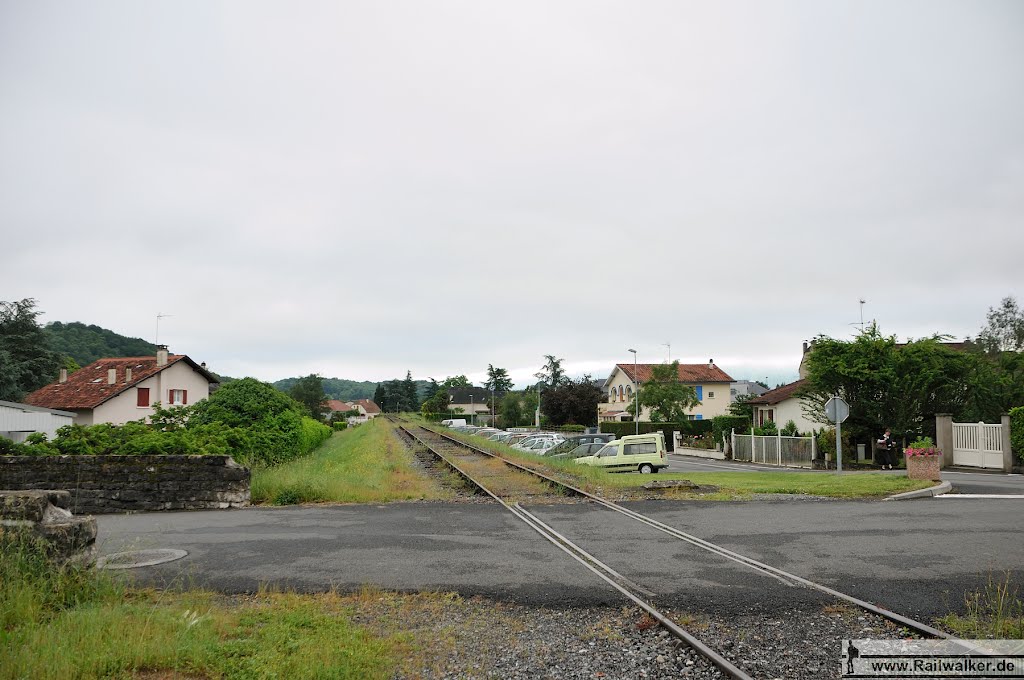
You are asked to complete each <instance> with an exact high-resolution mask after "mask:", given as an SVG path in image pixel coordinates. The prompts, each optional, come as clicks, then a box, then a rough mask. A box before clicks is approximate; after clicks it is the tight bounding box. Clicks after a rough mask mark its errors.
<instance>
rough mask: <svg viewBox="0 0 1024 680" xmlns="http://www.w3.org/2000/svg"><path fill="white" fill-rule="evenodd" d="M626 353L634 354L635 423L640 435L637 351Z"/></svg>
mask: <svg viewBox="0 0 1024 680" xmlns="http://www.w3.org/2000/svg"><path fill="white" fill-rule="evenodd" d="M626 351H628V352H632V353H633V398H634V400H635V401H634V402H633V403H634V406H633V408H634V409H636V410H635V412H634V413H633V422H634V423H636V433H637V434H640V380H639V378H637V375H636V350H635V349H630V350H626Z"/></svg>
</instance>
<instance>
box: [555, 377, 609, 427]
mask: <svg viewBox="0 0 1024 680" xmlns="http://www.w3.org/2000/svg"><path fill="white" fill-rule="evenodd" d="M603 398H604V390H603V389H601V388H600V387H598V386H597V385H595V384H594V381H593V380H592V379H591V377H590V376H589V375H585V376H583V377H582V378H580V379H579V380H570V379H568V378H563V379H562V381H561V382H560V383H559V384H558V386H557V387H553V388H550V389H547V390H545V391H543V392H542V393H541V412H542V413H543V414H544V417H545V418H546V419H547V421H548V422H549V423H550V424H551V425H553V426H555V427H557V426H559V425H597V404H598V402H600V401H601V400H602V399H603Z"/></svg>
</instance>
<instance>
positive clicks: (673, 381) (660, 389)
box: [629, 361, 700, 423]
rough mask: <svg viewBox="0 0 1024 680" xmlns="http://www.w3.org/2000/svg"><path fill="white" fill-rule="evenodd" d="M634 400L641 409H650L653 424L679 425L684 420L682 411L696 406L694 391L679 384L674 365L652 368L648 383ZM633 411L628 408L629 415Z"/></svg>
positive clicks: (687, 386)
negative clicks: (637, 401) (638, 403)
mask: <svg viewBox="0 0 1024 680" xmlns="http://www.w3.org/2000/svg"><path fill="white" fill-rule="evenodd" d="M638 400H639V402H640V407H641V408H643V407H647V408H649V409H651V422H654V423H681V422H683V421H684V420H686V419H687V416H686V411H687V410H689V409H691V408H693V407H694V406H698V405H699V404H700V401H699V400H698V399H697V390H695V389H694V388H693V387H692V386H690V385H686V384H684V383H682V382H680V380H679V362H678V361H673V362H672V363H671V364H658V365H657V366H653V367H652V368H651V379H650V380H648V381H647V382H644V383H643V384H641V385H640V395H639V399H638ZM635 410H636V405H635V403H634V404H631V405H630V409H629V412H630V413H633V412H634V411H635ZM634 415H635V414H634Z"/></svg>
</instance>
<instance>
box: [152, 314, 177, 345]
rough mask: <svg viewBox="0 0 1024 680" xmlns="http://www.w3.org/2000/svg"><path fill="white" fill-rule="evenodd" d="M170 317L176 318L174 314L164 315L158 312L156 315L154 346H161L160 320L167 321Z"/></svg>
mask: <svg viewBox="0 0 1024 680" xmlns="http://www.w3.org/2000/svg"><path fill="white" fill-rule="evenodd" d="M169 316H174V315H173V314H163V313H162V312H157V313H156V338H155V339H154V341H153V344H154V345H159V344H160V319H166V318H167V317H169Z"/></svg>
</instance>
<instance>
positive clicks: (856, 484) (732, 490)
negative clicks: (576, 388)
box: [451, 432, 935, 500]
mask: <svg viewBox="0 0 1024 680" xmlns="http://www.w3.org/2000/svg"><path fill="white" fill-rule="evenodd" d="M451 434H452V436H454V437H456V438H457V439H460V440H462V441H465V442H467V443H469V444H473V445H474V446H478V447H480V448H483V449H486V450H489V451H493V452H495V453H499V454H501V455H503V456H506V457H508V458H513V459H515V460H517V461H519V462H521V463H524V464H526V465H529V466H531V467H538V466H540V467H547V468H548V469H550V470H554V471H557V472H560V473H561V474H563V475H569V476H571V477H572V478H574V480H575V482H576V485H577V486H579V487H580V488H581V489H583V490H584V491H591V492H595V493H598V494H600V492H602V491H603V492H608V491H618V492H627V493H628V492H629V491H630V490H631V489H637V488H639V487H640V486H642V485H643V484H646V483H647V482H649V481H651V480H652V479H658V480H669V479H687V480H689V481H691V482H693V483H694V484H697V485H702V486H703V485H711V486H716V487H718V489H719V491H718V492H717V493H712V494H707V493H701V494H695V493H692V492H685V491H675V490H669V491H665V492H663V496H664V497H665V498H700V499H704V500H742V499H747V498H751V497H753V496H754V495H755V494H807V495H812V496H825V497H830V498H884V497H885V496H889V495H892V494H896V493H902V492H904V491H913V490H915V489H925V488H928V487H930V486H934V485H935V483H934V482H929V481H919V480H913V479H908V478H906V477H904V476H900V475H889V474H882V473H876V472H850V473H845V474H843V475H841V476H840V475H836V474H827V473H821V472H664V471H663V472H660V473H658V474H657V475H656V476H654V477H651V476H647V475H639V474H615V473H608V472H605V471H604V470H601V469H600V468H593V467H589V466H583V465H577V464H576V463H575V462H573V461H561V460H548V459H545V458H543V457H538V456H535V455H533V454H529V453H524V452H522V451H517V450H516V449H513V448H511V447H508V446H505V445H503V444H498V443H496V442H489V441H482V440H481V439H480V438H479V437H472V436H469V435H463V434H459V433H457V432H454V433H451Z"/></svg>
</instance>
